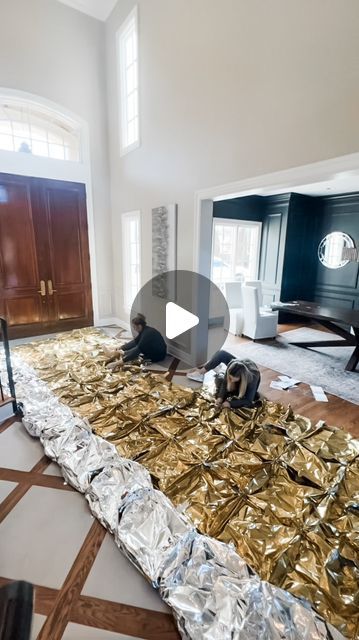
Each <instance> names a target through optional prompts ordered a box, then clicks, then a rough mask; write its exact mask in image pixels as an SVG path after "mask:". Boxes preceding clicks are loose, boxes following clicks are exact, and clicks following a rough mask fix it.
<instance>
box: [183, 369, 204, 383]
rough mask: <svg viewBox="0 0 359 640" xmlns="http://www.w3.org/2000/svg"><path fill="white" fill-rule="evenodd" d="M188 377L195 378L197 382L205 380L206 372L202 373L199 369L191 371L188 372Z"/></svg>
mask: <svg viewBox="0 0 359 640" xmlns="http://www.w3.org/2000/svg"><path fill="white" fill-rule="evenodd" d="M186 377H187V378H188V379H189V380H194V381H195V382H203V380H204V374H203V373H200V372H199V371H189V372H188V373H187V374H186Z"/></svg>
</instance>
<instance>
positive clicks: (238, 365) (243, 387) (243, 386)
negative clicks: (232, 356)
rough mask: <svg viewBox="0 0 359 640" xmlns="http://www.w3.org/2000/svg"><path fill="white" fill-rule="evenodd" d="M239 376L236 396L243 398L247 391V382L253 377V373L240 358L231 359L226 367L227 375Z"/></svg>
mask: <svg viewBox="0 0 359 640" xmlns="http://www.w3.org/2000/svg"><path fill="white" fill-rule="evenodd" d="M228 374H229V375H230V376H233V377H234V378H239V390H238V398H243V397H244V396H245V393H246V391H247V387H248V384H249V383H250V382H251V381H252V379H253V373H252V372H251V371H250V370H249V369H248V367H247V366H246V365H245V364H244V362H242V361H241V360H233V362H230V363H229V365H228V367H227V375H228Z"/></svg>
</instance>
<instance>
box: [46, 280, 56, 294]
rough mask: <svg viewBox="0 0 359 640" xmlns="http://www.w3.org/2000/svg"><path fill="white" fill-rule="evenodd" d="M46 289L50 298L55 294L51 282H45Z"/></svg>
mask: <svg viewBox="0 0 359 640" xmlns="http://www.w3.org/2000/svg"><path fill="white" fill-rule="evenodd" d="M47 288H48V290H49V296H52V295H53V294H54V293H56V289H54V288H53V286H52V280H48V281H47Z"/></svg>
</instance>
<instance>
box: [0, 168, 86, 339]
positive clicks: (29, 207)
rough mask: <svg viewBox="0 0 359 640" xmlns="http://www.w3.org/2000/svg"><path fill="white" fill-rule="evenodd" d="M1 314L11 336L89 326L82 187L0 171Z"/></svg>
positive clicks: (84, 207) (83, 194) (84, 203)
mask: <svg viewBox="0 0 359 640" xmlns="http://www.w3.org/2000/svg"><path fill="white" fill-rule="evenodd" d="M41 282H42V288H41V285H40V283H41ZM41 289H42V290H41ZM0 315H2V316H4V317H5V318H7V320H8V322H9V325H10V327H9V331H10V336H11V337H23V336H29V335H35V334H39V333H49V332H51V331H59V330H67V329H74V328H79V327H84V326H90V325H92V324H93V312H92V296H91V279H90V255H89V246H88V232H87V212H86V192H85V186H84V185H82V184H77V183H70V182H63V181H56V180H45V179H43V180H42V179H38V178H29V177H22V176H10V175H7V174H0Z"/></svg>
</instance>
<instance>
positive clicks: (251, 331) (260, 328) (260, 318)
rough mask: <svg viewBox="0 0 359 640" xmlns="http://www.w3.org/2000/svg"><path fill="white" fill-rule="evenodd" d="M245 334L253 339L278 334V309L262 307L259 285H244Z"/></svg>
mask: <svg viewBox="0 0 359 640" xmlns="http://www.w3.org/2000/svg"><path fill="white" fill-rule="evenodd" d="M242 298H243V316H244V326H243V334H244V335H245V336H248V338H252V340H263V339H264V338H275V336H276V335H277V324H278V311H265V310H263V309H261V308H260V304H259V291H258V288H257V287H249V286H247V285H243V286H242Z"/></svg>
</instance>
